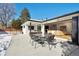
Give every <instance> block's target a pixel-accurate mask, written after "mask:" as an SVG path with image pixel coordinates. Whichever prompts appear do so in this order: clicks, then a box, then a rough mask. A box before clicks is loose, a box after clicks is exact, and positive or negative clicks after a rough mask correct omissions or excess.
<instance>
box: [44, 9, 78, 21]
mask: <svg viewBox="0 0 79 59" xmlns="http://www.w3.org/2000/svg"><path fill="white" fill-rule="evenodd" d="M77 13H79V11H76V12H72V13H67V14H64V15H61V16H58V17H54V18H51V19H47V20H44V21H43V22H45V21H50V20H54V19H58V18H61V17H65V16H69V15H72V14H77Z"/></svg>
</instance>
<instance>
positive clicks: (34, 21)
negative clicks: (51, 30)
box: [21, 20, 41, 26]
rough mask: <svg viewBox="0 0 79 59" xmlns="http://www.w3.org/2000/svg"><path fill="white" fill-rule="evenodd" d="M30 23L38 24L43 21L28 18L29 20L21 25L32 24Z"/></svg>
mask: <svg viewBox="0 0 79 59" xmlns="http://www.w3.org/2000/svg"><path fill="white" fill-rule="evenodd" d="M30 23H31V24H32V25H37V24H41V21H36V20H28V21H26V22H25V23H23V24H22V25H21V26H23V25H30Z"/></svg>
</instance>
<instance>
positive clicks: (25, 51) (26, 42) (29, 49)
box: [6, 34, 77, 56]
mask: <svg viewBox="0 0 79 59" xmlns="http://www.w3.org/2000/svg"><path fill="white" fill-rule="evenodd" d="M30 40H31V38H30V37H29V35H27V34H18V35H13V36H12V41H11V45H10V47H9V48H8V49H7V52H6V56H61V55H69V53H70V51H73V50H74V49H76V48H77V46H75V45H72V44H68V43H67V42H66V41H65V42H64V43H58V44H57V45H56V48H54V46H53V47H52V49H51V50H49V46H48V45H47V44H45V47H42V46H41V45H39V44H37V47H36V48H34V46H32V44H31V42H30ZM73 47H74V48H73ZM69 50H70V51H69Z"/></svg>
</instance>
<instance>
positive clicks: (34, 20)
mask: <svg viewBox="0 0 79 59" xmlns="http://www.w3.org/2000/svg"><path fill="white" fill-rule="evenodd" d="M77 13H79V11H76V12H72V13H67V14H64V15H61V16H58V17H54V18H51V19H47V20H44V21H40V20H39V21H38V20H36V19H31V20H28V21H32V22H39V23H42V22H46V21H50V20H54V19H58V18H61V17H65V16H69V15H72V14H77ZM25 23H26V22H25ZM25 23H23V24H25ZM23 24H22V25H23ZM22 25H21V26H22Z"/></svg>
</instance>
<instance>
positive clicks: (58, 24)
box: [21, 11, 79, 35]
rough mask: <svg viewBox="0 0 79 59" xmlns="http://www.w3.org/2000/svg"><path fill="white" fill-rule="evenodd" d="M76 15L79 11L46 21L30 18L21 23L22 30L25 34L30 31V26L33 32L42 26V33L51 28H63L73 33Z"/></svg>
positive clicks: (78, 14) (68, 32) (67, 32)
mask: <svg viewBox="0 0 79 59" xmlns="http://www.w3.org/2000/svg"><path fill="white" fill-rule="evenodd" d="M76 16H79V11H76V12H72V13H68V14H65V15H62V16H58V17H55V18H51V19H48V20H45V21H36V20H35V21H34V20H29V21H27V22H25V23H24V24H22V25H21V26H22V31H23V33H24V34H26V33H27V32H28V33H29V32H30V29H29V28H31V32H34V31H38V28H39V27H40V32H42V35H44V34H45V33H46V32H48V31H51V30H61V31H63V32H64V33H65V34H71V32H72V25H73V24H72V23H73V19H74V17H76ZM30 25H31V27H30Z"/></svg>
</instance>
